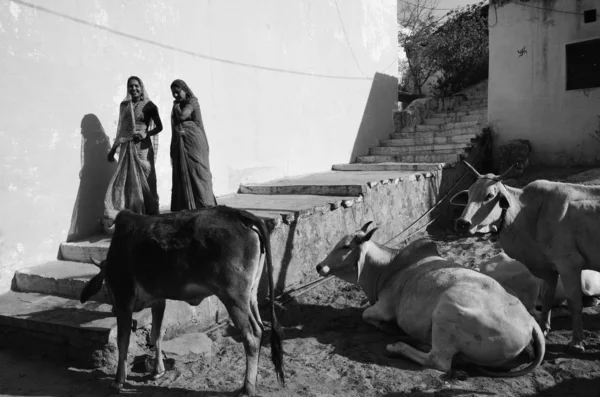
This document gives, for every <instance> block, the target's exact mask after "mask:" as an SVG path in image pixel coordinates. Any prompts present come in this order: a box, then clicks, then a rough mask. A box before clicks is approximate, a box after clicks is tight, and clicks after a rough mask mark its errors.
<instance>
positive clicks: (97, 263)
mask: <svg viewBox="0 0 600 397" xmlns="http://www.w3.org/2000/svg"><path fill="white" fill-rule="evenodd" d="M90 260H91V261H92V263H93V264H94V265H96V266H98V267H99V268H100V269H102V261H99V260H97V259H94V258H92V257H91V256H90Z"/></svg>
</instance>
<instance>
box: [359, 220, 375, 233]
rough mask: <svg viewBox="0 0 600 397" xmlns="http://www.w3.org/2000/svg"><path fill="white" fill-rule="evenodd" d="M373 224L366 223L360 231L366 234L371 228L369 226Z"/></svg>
mask: <svg viewBox="0 0 600 397" xmlns="http://www.w3.org/2000/svg"><path fill="white" fill-rule="evenodd" d="M371 223H373V221H369V222H367V223H365V224H364V225H363V227H361V228H360V230H362V232H363V233H366V232H367V229H368V228H369V225H371Z"/></svg>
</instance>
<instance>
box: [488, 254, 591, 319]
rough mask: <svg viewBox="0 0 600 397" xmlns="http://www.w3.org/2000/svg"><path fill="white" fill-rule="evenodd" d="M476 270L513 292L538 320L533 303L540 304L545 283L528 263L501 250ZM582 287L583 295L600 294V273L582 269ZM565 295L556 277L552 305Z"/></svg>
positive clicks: (560, 301) (562, 300)
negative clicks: (530, 268) (535, 274)
mask: <svg viewBox="0 0 600 397" xmlns="http://www.w3.org/2000/svg"><path fill="white" fill-rule="evenodd" d="M479 271H480V272H481V273H483V274H485V275H487V276H490V277H491V278H493V279H494V280H496V281H498V282H499V283H500V284H502V286H503V287H504V288H506V290H507V291H508V292H510V293H514V295H515V296H516V297H517V298H519V300H520V301H521V302H522V303H523V305H524V306H525V308H526V309H527V310H528V311H529V313H531V315H532V316H534V317H535V318H536V320H538V321H539V320H540V315H541V313H540V312H539V311H538V310H537V309H536V307H539V306H541V305H542V297H543V294H544V291H545V290H546V288H547V287H546V284H545V283H544V280H542V279H540V278H537V277H536V276H534V275H533V274H531V272H530V271H529V269H527V266H525V265H524V264H522V263H521V262H519V261H518V260H516V259H513V258H511V257H509V256H508V255H506V253H504V252H502V253H500V254H498V255H496V256H494V257H492V258H489V259H488V260H486V261H484V262H483V263H481V265H479ZM581 289H582V291H583V295H584V296H588V297H595V296H600V273H598V272H596V271H594V270H587V269H586V270H583V271H582V272H581ZM565 299H567V297H566V295H565V290H564V288H563V285H562V281H561V279H560V277H559V278H558V283H557V285H556V293H555V294H554V301H553V306H558V305H560V304H561V303H563V302H564V301H565ZM553 317H554V316H553Z"/></svg>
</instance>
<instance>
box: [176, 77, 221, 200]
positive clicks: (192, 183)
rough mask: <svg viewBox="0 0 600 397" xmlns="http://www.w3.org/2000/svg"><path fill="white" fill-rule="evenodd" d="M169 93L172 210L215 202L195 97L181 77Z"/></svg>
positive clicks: (206, 144) (198, 105)
mask: <svg viewBox="0 0 600 397" xmlns="http://www.w3.org/2000/svg"><path fill="white" fill-rule="evenodd" d="M171 92H172V93H173V98H175V100H174V101H173V102H174V103H173V112H172V113H171V127H172V129H173V134H172V138H171V162H172V165H173V188H172V194H171V211H180V210H193V209H199V208H203V207H210V206H214V205H217V201H216V199H215V196H214V194H213V188H212V174H211V172H210V164H209V161H208V152H209V148H208V140H207V139H206V134H205V133H204V125H203V123H202V115H201V113H200V104H199V103H198V98H196V96H195V95H194V93H193V92H192V90H191V89H190V87H188V85H187V84H186V83H185V82H184V81H183V80H175V81H173V83H172V84H171Z"/></svg>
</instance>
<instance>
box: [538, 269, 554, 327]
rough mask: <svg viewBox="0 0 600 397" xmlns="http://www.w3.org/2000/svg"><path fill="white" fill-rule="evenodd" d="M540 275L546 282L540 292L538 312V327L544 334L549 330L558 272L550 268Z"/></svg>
mask: <svg viewBox="0 0 600 397" xmlns="http://www.w3.org/2000/svg"><path fill="white" fill-rule="evenodd" d="M538 277H540V278H541V279H542V280H544V282H545V283H546V285H545V288H544V289H543V294H542V313H541V314H540V317H539V318H540V322H539V324H540V327H541V328H542V332H544V335H548V332H550V317H551V314H552V306H553V305H554V296H555V295H556V283H557V282H558V272H557V271H555V270H554V269H550V270H548V271H547V272H545V273H544V274H540V275H539V276H538Z"/></svg>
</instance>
